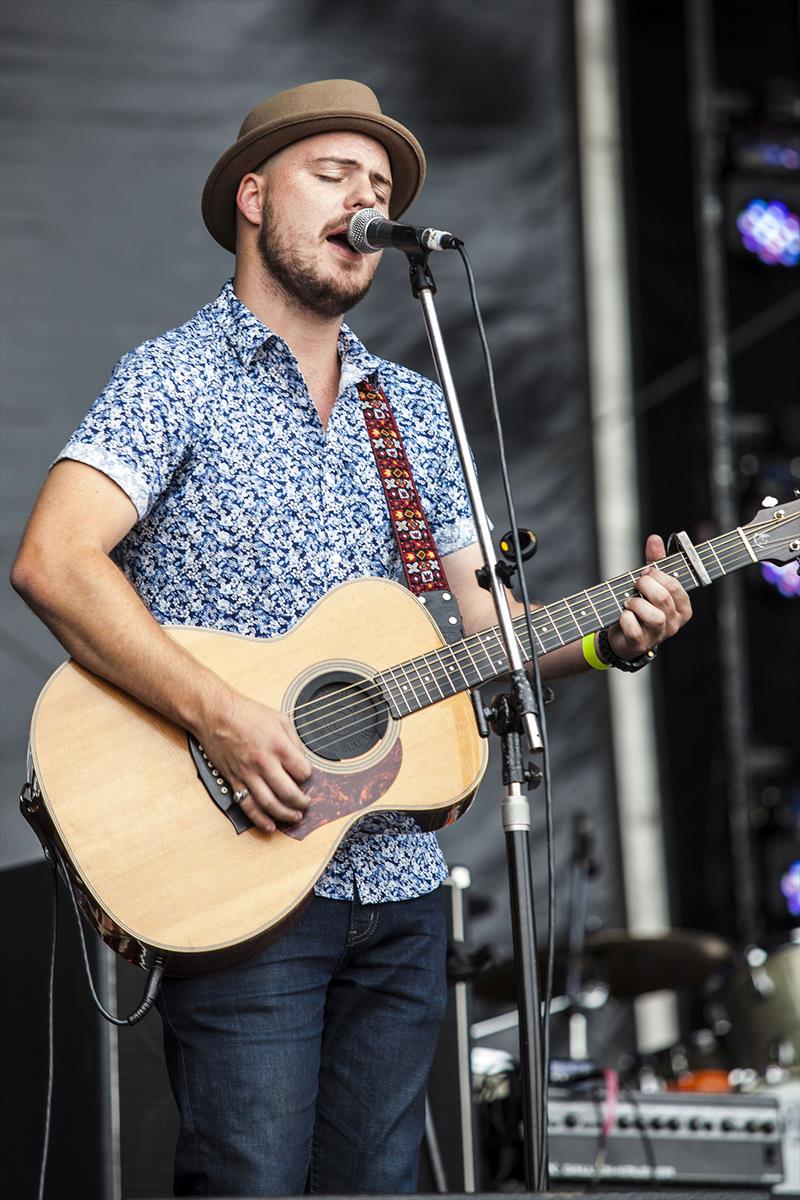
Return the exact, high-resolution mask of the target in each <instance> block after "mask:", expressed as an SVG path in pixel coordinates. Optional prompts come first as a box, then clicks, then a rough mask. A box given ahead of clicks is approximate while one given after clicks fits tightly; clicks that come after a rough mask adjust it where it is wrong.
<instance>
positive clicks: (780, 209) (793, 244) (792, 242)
mask: <svg viewBox="0 0 800 1200" xmlns="http://www.w3.org/2000/svg"><path fill="white" fill-rule="evenodd" d="M736 228H737V229H738V230H739V235H740V237H741V239H742V245H743V246H744V248H745V250H749V251H750V253H751V254H755V255H756V256H757V257H758V258H759V259H760V260H761V262H763V263H766V265H767V266H770V267H773V266H781V267H796V266H797V265H798V262H800V216H798V215H797V213H794V212H792V211H791V209H789V208H788V207H787V206H786V205H785V204H784V203H783V202H782V201H780V200H763V199H761V198H760V197H757V198H755V199H753V200H751V201H750V203H749V204H747V205H746V206H745V208H743V209H742V210H741V211H740V213H739V215H738V217H737V218H736Z"/></svg>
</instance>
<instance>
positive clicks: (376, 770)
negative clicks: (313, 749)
mask: <svg viewBox="0 0 800 1200" xmlns="http://www.w3.org/2000/svg"><path fill="white" fill-rule="evenodd" d="M402 762H403V746H402V743H401V741H400V739H399V738H398V739H397V741H396V742H395V744H394V745H393V746H392V748H391V750H390V751H389V753H388V754H387V755H386V757H385V758H382V759H381V760H380V762H377V763H373V765H372V766H371V767H367V768H366V770H364V771H353V772H352V773H348V774H345V773H341V772H333V771H324V770H320V768H319V767H313V768H312V770H311V777H310V778H309V780H308V783H307V784H306V786H305V792H306V795H308V796H309V797H310V799H311V803H310V804H309V806H308V808H307V809H306V812H305V816H304V817H303V820H302V821H299V822H298V823H297V825H284V824H281V825H279V826H278V828H279V829H280V831H281V832H282V833H285V834H286V836H287V837H290V838H294V839H295V840H296V841H302V840H303V838H305V837H307V836H308V834H309V833H313V831H314V830H315V829H319V827H320V826H321V825H327V824H329V823H330V822H331V821H335V820H337V819H338V818H339V817H346V816H349V815H350V813H354V812H358V811H359V809H362V808H367V807H368V805H370V804H373V803H374V802H375V801H376V800H380V798H381V796H383V795H385V794H386V792H388V790H389V788H390V787H391V786H392V784H393V783H394V781H395V779H396V778H397V776H398V774H399V773H400V767H401V764H402Z"/></svg>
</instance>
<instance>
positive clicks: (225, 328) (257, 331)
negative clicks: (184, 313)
mask: <svg viewBox="0 0 800 1200" xmlns="http://www.w3.org/2000/svg"><path fill="white" fill-rule="evenodd" d="M212 307H213V309H214V313H215V316H216V318H217V321H218V322H219V325H220V327H221V329H222V332H223V333H224V334H225V336H226V337H227V339H228V341H229V342H230V343H231V345H232V346H233V348H234V350H235V351H236V353H237V354H238V356H239V358H240V360H241V362H242V365H243V366H244V367H249V366H250V365H251V364H252V362H253V360H254V359H255V358H256V357H257V356H259V354H260V353H261V352H262V351H265V350H266V349H267V347H268V346H269V345H270V344H272V345H274V346H276V347H277V346H280V347H282V348H283V349H284V351H285V352H286V353H291V352H290V351H289V348H288V346H287V345H286V343H285V342H284V340H283V338H281V337H279V335H278V334H277V333H273V332H272V330H271V329H269V328H268V327H267V326H266V325H264V324H262V322H261V321H259V319H258V317H257V316H255V314H254V313H251V311H250V309H249V308H247V307H246V306H245V305H244V304H242V302H241V300H240V299H239V297H238V296H237V295H236V293H235V292H234V290H233V280H232V279H229V280H228V281H227V282H226V283H225V284H224V285H223V287H222V290H221V291H220V293H219V295H218V296H217V299H216V300H215V301H214V304H213V306H212ZM339 360H340V362H341V364H342V379H341V390H342V391H344V390H345V389H346V388H348V387H350V385H351V384H353V383H359V382H360V381H361V380H362V379H365V378H366V377H367V376H368V375H371V374H374V373H375V372H376V371H378V370H379V368H380V366H381V359H379V358H377V357H376V356H375V355H374V354H370V353H369V351H368V350H367V349H366V347H365V346H364V344H363V342H361V340H360V339H359V338H357V337H356V335H355V334H354V333H353V331H352V329H350V327H349V326H348V325H342V328H341V331H340V333H339Z"/></svg>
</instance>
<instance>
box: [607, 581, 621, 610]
mask: <svg viewBox="0 0 800 1200" xmlns="http://www.w3.org/2000/svg"><path fill="white" fill-rule="evenodd" d="M605 587H606V588H607V589H608V591H609V592H610V593H611V599H612V601H613V602H614V608H615V609H616V611H617V612H620V613H621V612H622V605H621V604H620V602H619V600H618V598H617V595H616V592H615V591H614V589H613V588H612V586H611V580H610V579H607V580H606V582H605Z"/></svg>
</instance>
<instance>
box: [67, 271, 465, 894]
mask: <svg viewBox="0 0 800 1200" xmlns="http://www.w3.org/2000/svg"><path fill="white" fill-rule="evenodd" d="M339 356H340V360H341V368H342V369H341V383H340V392H339V397H338V399H337V402H336V404H335V406H334V409H333V412H332V414H331V417H330V421H329V423H328V426H327V428H326V429H324V430H323V428H322V424H321V422H320V419H319V416H318V414H317V411H316V409H315V407H314V405H313V403H312V400H311V397H310V396H309V393H308V389H307V387H306V385H305V382H304V380H303V377H302V375H301V373H300V369H299V367H298V365H297V360H296V359H295V357H294V355H293V354H292V352H291V350H290V349H289V347H288V346H287V345H286V343H285V342H284V341H283V339H282V338H280V337H278V336H277V335H276V334H274V333H272V332H271V331H270V330H269V329H267V328H266V327H265V326H264V325H262V324H261V322H260V321H259V320H258V319H257V318H256V317H255V316H254V315H253V314H252V313H251V312H250V311H249V309H247V308H245V306H244V305H243V304H242V303H241V302H240V301H239V299H238V298H237V297H236V295H235V293H234V291H233V286H232V283H231V281H228V283H226V284H225V286H224V287H223V288H222V291H221V292H220V294H219V296H218V297H217V299H216V300H215V301H214V302H213V303H211V304H208V305H206V306H205V307H204V308H201V309H200V311H199V312H198V313H196V314H195V316H194V317H192V318H191V320H189V321H187V323H186V324H185V325H181V326H180V327H179V328H177V329H172V330H170V331H169V332H168V333H165V334H163V335H162V336H161V337H157V338H155V339H153V340H152V341H149V342H146V343H145V344H144V345H142V346H139V347H138V348H137V349H136V350H132V351H131V352H130V353H129V354H126V355H125V356H124V357H123V358H122V359H120V361H119V362H118V363H117V365H116V367H115V369H114V372H113V374H112V376H111V379H110V380H109V382H108V384H107V386H106V388H105V390H104V391H103V392H102V393H101V395H100V396H99V397H98V399H97V400H96V401H95V403H94V405H93V407H92V408H91V409H90V411H89V413H88V414H87V416H86V418H85V419H84V421H83V422H82V424H81V425H80V426H79V428H78V429H77V430H76V432H75V433H74V434H73V436H72V437H71V438H70V440H69V442H68V443H67V445H66V446H65V447H64V449H63V451H62V452H61V454H60V456H59V457H60V458H69V459H74V460H76V461H78V462H83V463H87V464H88V465H89V466H92V467H95V468H96V469H97V470H99V471H102V472H103V473H104V474H105V475H107V476H109V478H110V479H113V480H114V482H115V483H117V484H118V485H119V486H120V487H121V488H122V489H123V491H125V492H126V494H127V495H128V496H129V497H130V499H131V501H132V502H133V504H134V506H135V508H136V511H137V513H138V514H139V520H138V522H137V523H136V525H134V527H133V529H132V530H131V531H130V533H129V534H128V535H127V537H125V538H124V539H123V541H122V542H120V544H119V545H118V546H117V547H116V549H115V550H114V552H113V558H114V560H115V561H116V563H117V564H118V565H119V566H120V567H121V569H122V570H123V571H124V572H125V574H126V575H127V576H128V578H129V579H130V581H131V583H132V584H133V585H134V587H135V588H136V590H137V591H138V593H139V595H140V596H141V598H142V600H143V601H144V603H145V604H146V605H147V607H148V608H149V609H150V611H151V612H152V613H153V615H154V616H155V617H156V619H157V620H159V621H161V622H163V623H167V624H174V625H200V626H206V627H208V628H212V629H221V630H227V631H229V632H234V633H242V634H249V635H251V636H255V637H274V636H275V635H276V634H281V633H285V632H286V630H288V629H289V628H290V627H291V626H292V625H294V624H295V623H296V622H297V621H298V620H299V619H300V618H301V617H302V616H303V615H304V614H305V613H306V612H307V611H308V609H309V608H310V607H311V606H312V605H313V604H314V603H315V602H316V601H317V600H319V599H320V597H321V596H323V595H324V594H325V592H327V591H328V590H329V588H331V587H332V586H334V585H335V584H338V583H343V582H344V581H345V580H348V579H354V578H357V577H360V576H364V575H372V576H381V577H384V578H396V577H398V576H399V575H400V560H399V555H398V551H397V545H396V543H395V539H394V534H393V532H392V527H391V524H390V522H389V518H388V513H387V510H386V501H385V499H384V496H383V491H382V489H381V484H380V481H379V478H378V474H377V470H376V467H375V460H374V458H373V455H372V450H371V448H370V445H369V440H368V438H367V435H366V429H365V425H364V420H363V417H362V414H361V408H360V405H359V402H358V397H357V395H356V385H357V384H358V383H359V382H360V381H361V380H362V379H364V378H365V377H366V376H367V375H370V374H373V373H375V372H377V374H378V377H379V379H380V382H381V384H382V386H383V388H384V390H385V391H386V394H387V395H388V397H389V400H390V402H391V404H392V407H393V410H394V414H395V419H396V421H397V423H398V426H399V428H400V430H401V433H402V434H403V438H404V441H405V445H406V451H407V454H408V458H409V461H410V463H411V466H412V469H413V472H414V477H415V481H416V484H417V489H418V491H419V493H420V496H421V498H422V501H423V504H424V506H425V511H426V515H427V517H428V521H429V524H430V526H431V530H432V532H433V535H434V537H435V539H436V544H437V546H438V549H439V552H440V554H443V555H444V554H450V553H451V552H452V551H454V550H460V549H461V548H462V547H464V546H467V545H469V544H470V543H471V542H473V541H475V538H476V534H475V527H474V524H473V520H472V511H471V508H470V504H469V499H468V497H467V494H466V489H465V486H464V480H463V476H462V472H461V466H460V464H459V461H458V456H457V454H456V450H455V446H454V443H453V437H452V432H451V429H450V423H449V418H448V416H447V411H446V408H445V404H444V400H443V398H442V395H441V393H440V391H439V389H438V388H437V387H436V386H435V385H434V384H433V383H431V382H430V380H428V379H425V378H423V377H422V376H420V375H417V374H416V373H415V372H413V371H410V370H408V369H407V368H405V367H402V366H398V365H397V364H395V363H390V362H386V361H385V360H383V359H380V358H376V357H375V356H374V355H372V354H369V353H368V352H367V350H366V349H365V348H364V346H363V345H362V344H361V342H360V341H359V340H358V338H357V337H356V336H355V334H354V333H352V331H351V330H350V329H348V327H347V326H346V325H345V326H343V327H342V331H341V335H340V338H339ZM446 874H447V872H446V868H445V865H444V860H443V858H442V854H441V851H440V850H439V846H438V844H437V842H436V837H435V835H434V834H427V833H422V832H421V831H420V829H419V826H418V825H417V824H416V822H415V821H414V819H413V817H411V816H410V815H409V814H401V813H386V814H372V815H369V816H367V817H364V818H363V819H362V820H361V821H359V822H358V823H357V825H356V826H354V828H353V829H352V830H351V832H350V833H349V834H348V836H347V837H346V838H345V840H344V841H343V842H342V845H341V846H340V847H339V850H338V851H337V853H336V855H335V856H334V858H333V859H332V860H331V862H330V864H329V866H328V868H327V870H326V871H325V873H324V874H323V875H322V876H321V877H320V879H319V881H318V882H317V886H316V889H315V890H316V892H317V894H318V895H321V896H328V897H330V898H332V899H350V898H351V897H352V896H353V887H354V882H355V886H356V887H357V888H358V895H359V897H360V898H361V900H362V901H363V902H364V903H376V902H380V901H385V900H405V899H410V898H412V897H414V896H419V895H423V894H424V893H425V892H429V891H432V890H433V889H434V888H435V887H437V886H438V884H439V883H441V882H442V880H443V879H444V878H445V876H446Z"/></svg>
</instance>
